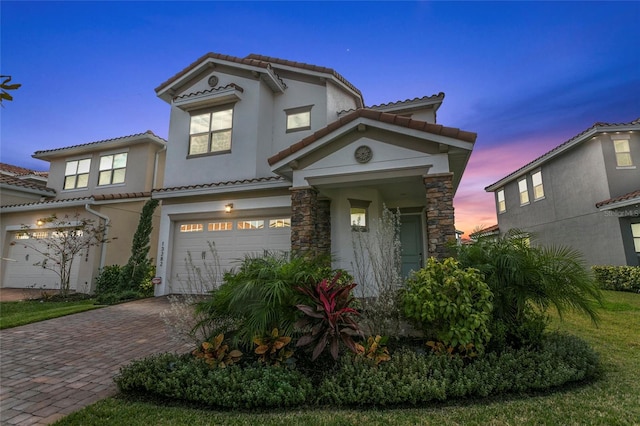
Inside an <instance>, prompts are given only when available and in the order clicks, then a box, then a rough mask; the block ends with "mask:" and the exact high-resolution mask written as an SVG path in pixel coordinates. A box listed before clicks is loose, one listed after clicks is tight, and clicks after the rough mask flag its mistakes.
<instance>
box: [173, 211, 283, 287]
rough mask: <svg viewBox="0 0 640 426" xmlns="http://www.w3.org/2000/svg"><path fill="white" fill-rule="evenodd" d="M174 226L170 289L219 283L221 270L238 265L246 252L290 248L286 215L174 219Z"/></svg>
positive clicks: (210, 285)
mask: <svg viewBox="0 0 640 426" xmlns="http://www.w3.org/2000/svg"><path fill="white" fill-rule="evenodd" d="M175 230H176V231H175V238H174V243H173V262H172V268H171V271H172V273H171V291H172V292H173V293H205V292H207V291H209V290H211V289H212V288H214V287H215V286H217V285H219V284H220V283H221V279H222V275H221V274H222V272H223V271H229V270H230V269H232V268H234V267H237V266H238V264H239V261H240V260H241V259H243V258H244V256H245V255H246V254H251V255H262V254H263V253H264V252H265V251H267V250H268V251H272V252H283V251H284V252H288V251H290V250H291V219H290V218H289V217H258V218H255V217H251V218H240V219H223V220H219V219H216V220H202V221H200V220H196V221H185V222H177V223H176V227H175ZM212 248H213V249H212ZM214 252H215V253H214ZM189 259H190V261H189ZM190 262H191V263H190Z"/></svg>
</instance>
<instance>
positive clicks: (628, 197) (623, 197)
mask: <svg viewBox="0 0 640 426" xmlns="http://www.w3.org/2000/svg"><path fill="white" fill-rule="evenodd" d="M634 198H638V201H640V189H638V190H635V191H632V192H629V193H628V194H624V195H620V196H619V197H613V198H609V199H608V200H603V201H600V202H597V203H596V207H597V208H600V207H602V206H606V205H608V204H613V203H617V202H620V201H627V200H633V199H634Z"/></svg>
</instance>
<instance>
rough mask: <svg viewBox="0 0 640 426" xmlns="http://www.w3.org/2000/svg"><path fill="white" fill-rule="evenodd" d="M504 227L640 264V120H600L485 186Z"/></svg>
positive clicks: (592, 260) (603, 259)
mask: <svg viewBox="0 0 640 426" xmlns="http://www.w3.org/2000/svg"><path fill="white" fill-rule="evenodd" d="M485 190H486V191H488V192H494V193H495V200H496V210H497V213H498V225H499V226H500V231H501V232H506V231H508V230H509V229H511V228H518V229H521V230H524V231H529V232H532V233H534V234H535V236H536V238H535V240H534V241H536V242H537V243H538V244H541V245H563V246H570V247H573V248H574V249H577V250H579V251H581V252H582V253H583V254H584V256H585V259H586V261H587V262H588V263H589V264H591V265H596V264H602V265H638V264H639V257H640V119H637V120H635V121H632V122H631V123H621V124H609V123H596V124H594V125H593V126H591V127H590V128H588V129H587V130H585V131H584V132H582V133H580V134H579V135H577V136H575V137H573V138H571V139H569V140H568V141H566V142H564V143H562V144H561V145H559V146H557V147H556V148H554V149H552V150H551V151H549V152H547V153H546V154H544V155H542V156H541V157H539V158H537V159H535V160H534V161H532V162H530V163H529V164H527V165H525V166H524V167H522V168H520V169H518V170H516V171H515V172H513V173H511V174H509V175H508V176H506V177H504V178H502V179H500V180H499V181H497V182H496V183H494V184H492V185H489V186H488V187H486V188H485Z"/></svg>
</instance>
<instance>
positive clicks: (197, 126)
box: [189, 107, 233, 155]
mask: <svg viewBox="0 0 640 426" xmlns="http://www.w3.org/2000/svg"><path fill="white" fill-rule="evenodd" d="M232 127H233V108H229V107H225V108H224V109H217V110H214V111H209V112H206V113H203V114H194V115H192V116H191V124H190V127H189V155H204V154H218V153H225V152H231V130H232Z"/></svg>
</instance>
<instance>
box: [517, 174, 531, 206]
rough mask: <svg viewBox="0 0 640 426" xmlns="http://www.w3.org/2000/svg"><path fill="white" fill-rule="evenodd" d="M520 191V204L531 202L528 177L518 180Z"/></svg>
mask: <svg viewBox="0 0 640 426" xmlns="http://www.w3.org/2000/svg"><path fill="white" fill-rule="evenodd" d="M518 191H520V205H521V206H524V205H525V204H529V188H528V187H527V178H526V177H524V178H522V179H520V180H519V181H518Z"/></svg>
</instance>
